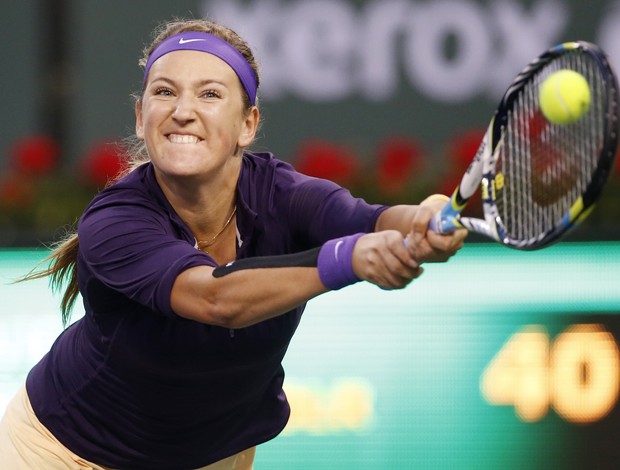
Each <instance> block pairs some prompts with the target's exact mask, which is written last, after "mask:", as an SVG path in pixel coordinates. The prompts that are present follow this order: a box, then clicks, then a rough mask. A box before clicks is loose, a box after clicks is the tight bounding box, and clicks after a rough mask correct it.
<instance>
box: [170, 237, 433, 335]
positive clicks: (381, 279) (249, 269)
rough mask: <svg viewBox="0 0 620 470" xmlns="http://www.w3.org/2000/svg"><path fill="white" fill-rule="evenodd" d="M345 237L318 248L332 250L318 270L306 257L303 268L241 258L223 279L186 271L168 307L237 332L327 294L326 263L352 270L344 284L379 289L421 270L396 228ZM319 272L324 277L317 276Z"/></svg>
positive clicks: (210, 271)
mask: <svg viewBox="0 0 620 470" xmlns="http://www.w3.org/2000/svg"><path fill="white" fill-rule="evenodd" d="M353 237H355V238H353ZM346 238H349V240H347V241H345V242H344V244H340V245H339V243H338V242H335V243H334V242H328V243H326V244H325V245H324V246H323V249H326V250H333V251H331V252H328V253H327V255H326V256H321V255H318V257H317V258H316V260H317V261H316V264H318V266H316V265H315V266H308V263H307V259H304V260H303V266H299V264H302V263H297V264H298V265H297V266H296V265H295V263H296V257H295V256H293V257H290V256H289V257H271V258H269V259H265V260H263V261H260V260H259V261H251V262H250V263H243V262H244V261H247V260H240V261H241V262H242V263H239V264H240V265H242V266H243V267H242V268H231V269H228V270H227V269H226V268H223V271H224V274H223V275H222V274H221V273H222V268H216V269H214V268H212V267H209V266H197V267H193V268H190V269H187V270H185V271H183V272H182V273H181V274H179V275H178V276H177V278H176V280H175V282H174V284H173V287H172V292H171V305H172V309H173V310H174V312H175V313H176V314H177V315H179V316H181V317H184V318H188V319H192V320H196V321H199V322H202V323H208V324H213V325H218V326H223V327H227V328H242V327H246V326H250V325H253V324H255V323H258V322H261V321H264V320H267V319H269V318H273V317H276V316H279V315H282V314H283V313H285V312H288V311H290V310H291V309H293V308H295V307H297V306H298V305H300V304H302V303H304V302H306V301H308V300H310V299H312V298H313V297H316V296H317V295H319V294H322V293H324V292H327V291H328V290H329V288H328V287H326V286H325V285H324V283H323V282H326V283H327V284H330V282H333V277H331V279H332V281H330V282H327V281H326V279H328V278H329V277H326V276H325V274H324V273H325V268H326V265H327V270H328V271H329V268H332V267H335V268H337V269H336V270H335V271H336V273H338V272H339V270H340V268H343V267H344V270H345V271H347V270H348V271H349V272H351V274H353V277H352V278H351V277H350V276H349V275H347V276H345V279H346V282H345V284H348V283H353V282H356V280H365V281H369V282H371V283H373V284H376V285H378V286H379V287H381V288H383V289H399V288H402V287H405V286H406V285H407V284H408V283H409V282H411V281H412V280H413V279H415V278H416V277H418V276H419V275H420V274H421V272H422V270H421V268H419V267H418V263H417V261H416V260H415V259H413V258H412V257H411V255H410V253H409V252H408V251H407V249H406V248H405V246H404V244H403V237H402V235H401V234H400V233H399V232H397V231H396V230H386V231H382V232H379V233H370V234H365V235H362V236H360V237H359V238H357V237H356V236H355V235H354V236H351V237H346ZM352 240H354V242H353V243H354V244H353V248H352V250H351V251H348V250H347V249H346V245H347V244H348V242H351V241H352ZM317 253H318V252H317ZM302 258H303V257H302ZM306 258H307V257H306ZM278 260H284V261H283V262H282V263H281V265H280V267H260V266H261V263H262V266H272V265H274V264H278ZM298 261H299V260H298ZM214 271H216V273H215V274H216V275H215V276H214ZM218 271H219V272H218ZM319 272H322V273H323V275H322V277H321V276H320V275H319ZM333 272H334V271H332V273H333ZM336 277H338V276H336ZM335 284H336V286H332V288H339V287H342V284H341V285H339V286H338V282H336V283H335Z"/></svg>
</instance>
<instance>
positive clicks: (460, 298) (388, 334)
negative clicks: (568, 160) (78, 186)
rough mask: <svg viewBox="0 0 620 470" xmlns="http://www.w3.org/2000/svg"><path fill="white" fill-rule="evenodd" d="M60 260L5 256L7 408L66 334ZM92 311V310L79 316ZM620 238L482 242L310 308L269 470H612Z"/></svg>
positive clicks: (1, 365) (616, 454)
mask: <svg viewBox="0 0 620 470" xmlns="http://www.w3.org/2000/svg"><path fill="white" fill-rule="evenodd" d="M46 254H47V253H46V252H44V251H36V250H21V251H11V250H4V251H0V298H1V299H2V303H1V305H2V306H1V307H0V312H1V313H0V406H1V407H2V408H4V406H5V405H6V401H7V400H8V399H9V398H10V395H11V394H12V393H14V390H17V388H18V387H19V385H21V383H22V381H23V379H24V377H25V374H26V373H27V371H28V369H29V368H30V367H31V366H32V365H33V364H34V363H35V362H36V361H37V360H38V359H39V357H40V355H41V354H43V353H44V352H45V350H46V349H47V348H49V346H50V345H51V343H52V341H53V340H54V339H55V337H56V335H57V334H58V333H59V332H60V328H61V326H60V325H61V323H60V314H59V312H58V304H59V297H58V295H52V294H51V293H50V292H49V290H48V288H47V283H46V282H45V281H32V282H29V283H24V284H18V285H11V284H9V281H10V279H12V278H15V277H17V276H19V275H21V274H24V273H25V272H27V271H28V270H29V269H31V268H32V267H33V266H34V265H35V264H36V262H37V261H39V260H40V259H42V258H43V257H44V256H45V255H46ZM80 315H81V313H80V311H79V309H78V311H77V312H76V317H79V316H80ZM618 341H620V242H596V243H594V242H592V243H561V244H559V245H556V246H553V247H550V248H548V249H545V250H541V251H535V252H519V251H515V250H511V249H508V248H504V247H501V246H498V245H495V244H487V243H480V244H477V243H470V244H467V245H466V247H465V248H464V249H463V250H461V252H459V253H458V254H457V255H456V256H455V257H454V258H453V259H451V260H450V261H449V262H448V263H445V264H431V265H427V266H426V267H425V273H424V274H423V275H422V277H421V278H420V279H418V280H416V281H414V282H413V283H412V284H411V285H410V286H408V287H407V288H406V289H403V290H400V291H383V290H381V289H379V288H377V287H375V286H373V285H370V284H367V283H359V284H356V285H353V286H350V287H347V288H345V289H342V290H340V291H337V292H330V293H328V294H325V295H322V296H320V297H318V298H316V299H314V300H312V301H310V302H309V303H308V306H307V308H306V311H305V313H304V317H303V319H302V322H301V325H300V326H299V329H298V331H297V333H296V335H295V337H294V338H293V341H292V343H291V345H290V348H289V351H288V354H287V356H286V358H285V362H284V367H285V371H286V380H285V391H286V393H287V395H288V397H289V401H290V403H291V407H292V414H291V418H290V421H289V424H288V426H287V428H286V429H285V431H284V432H283V433H282V434H281V435H280V436H278V437H276V438H275V439H274V440H272V441H270V442H268V443H266V444H264V445H261V446H260V447H259V449H258V452H257V459H256V464H255V469H256V470H279V469H281V470H284V469H287V470H288V469H293V468H294V469H319V468H320V469H351V470H352V469H356V470H365V469H368V470H370V469H373V470H375V469H431V470H436V469H457V470H459V469H550V468H554V469H556V468H558V469H581V468H583V469H590V468H597V469H606V468H619V467H620V466H619V465H618V462H620V404H619V392H620V353H619V345H618Z"/></svg>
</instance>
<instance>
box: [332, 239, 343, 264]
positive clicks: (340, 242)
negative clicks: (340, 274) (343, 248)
mask: <svg viewBox="0 0 620 470" xmlns="http://www.w3.org/2000/svg"><path fill="white" fill-rule="evenodd" d="M343 243H344V242H343V241H342V240H339V241H338V242H337V243H336V246H335V247H334V257H335V258H336V261H338V250H339V249H340V245H342V244H343Z"/></svg>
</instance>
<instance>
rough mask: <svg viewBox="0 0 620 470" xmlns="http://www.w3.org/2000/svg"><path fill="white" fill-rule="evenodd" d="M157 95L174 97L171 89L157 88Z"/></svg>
mask: <svg viewBox="0 0 620 470" xmlns="http://www.w3.org/2000/svg"><path fill="white" fill-rule="evenodd" d="M155 94H156V95H159V96H172V90H170V89H169V88H157V89H156V90H155Z"/></svg>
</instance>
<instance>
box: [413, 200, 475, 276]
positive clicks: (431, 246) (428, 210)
mask: <svg viewBox="0 0 620 470" xmlns="http://www.w3.org/2000/svg"><path fill="white" fill-rule="evenodd" d="M448 200H449V198H448V197H447V196H444V197H443V198H440V197H438V195H434V196H430V197H428V198H427V199H425V200H424V201H422V203H421V204H420V205H419V206H418V210H417V211H416V214H415V217H414V218H413V221H412V224H411V231H410V232H409V234H408V235H407V245H408V249H409V252H410V253H411V255H412V256H413V257H414V258H415V259H416V260H417V261H418V262H419V263H420V264H422V263H441V262H444V261H447V260H448V259H449V258H450V257H452V256H454V254H456V252H457V251H458V250H460V249H461V248H462V247H463V244H464V240H465V237H467V233H468V232H467V230H466V229H458V230H456V231H454V232H452V233H448V234H438V233H435V232H433V231H432V230H429V229H428V223H429V222H430V220H431V218H432V217H433V216H434V215H435V214H436V213H437V212H439V211H440V210H441V209H442V207H443V206H444V205H445V204H446V202H447V201H448Z"/></svg>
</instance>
